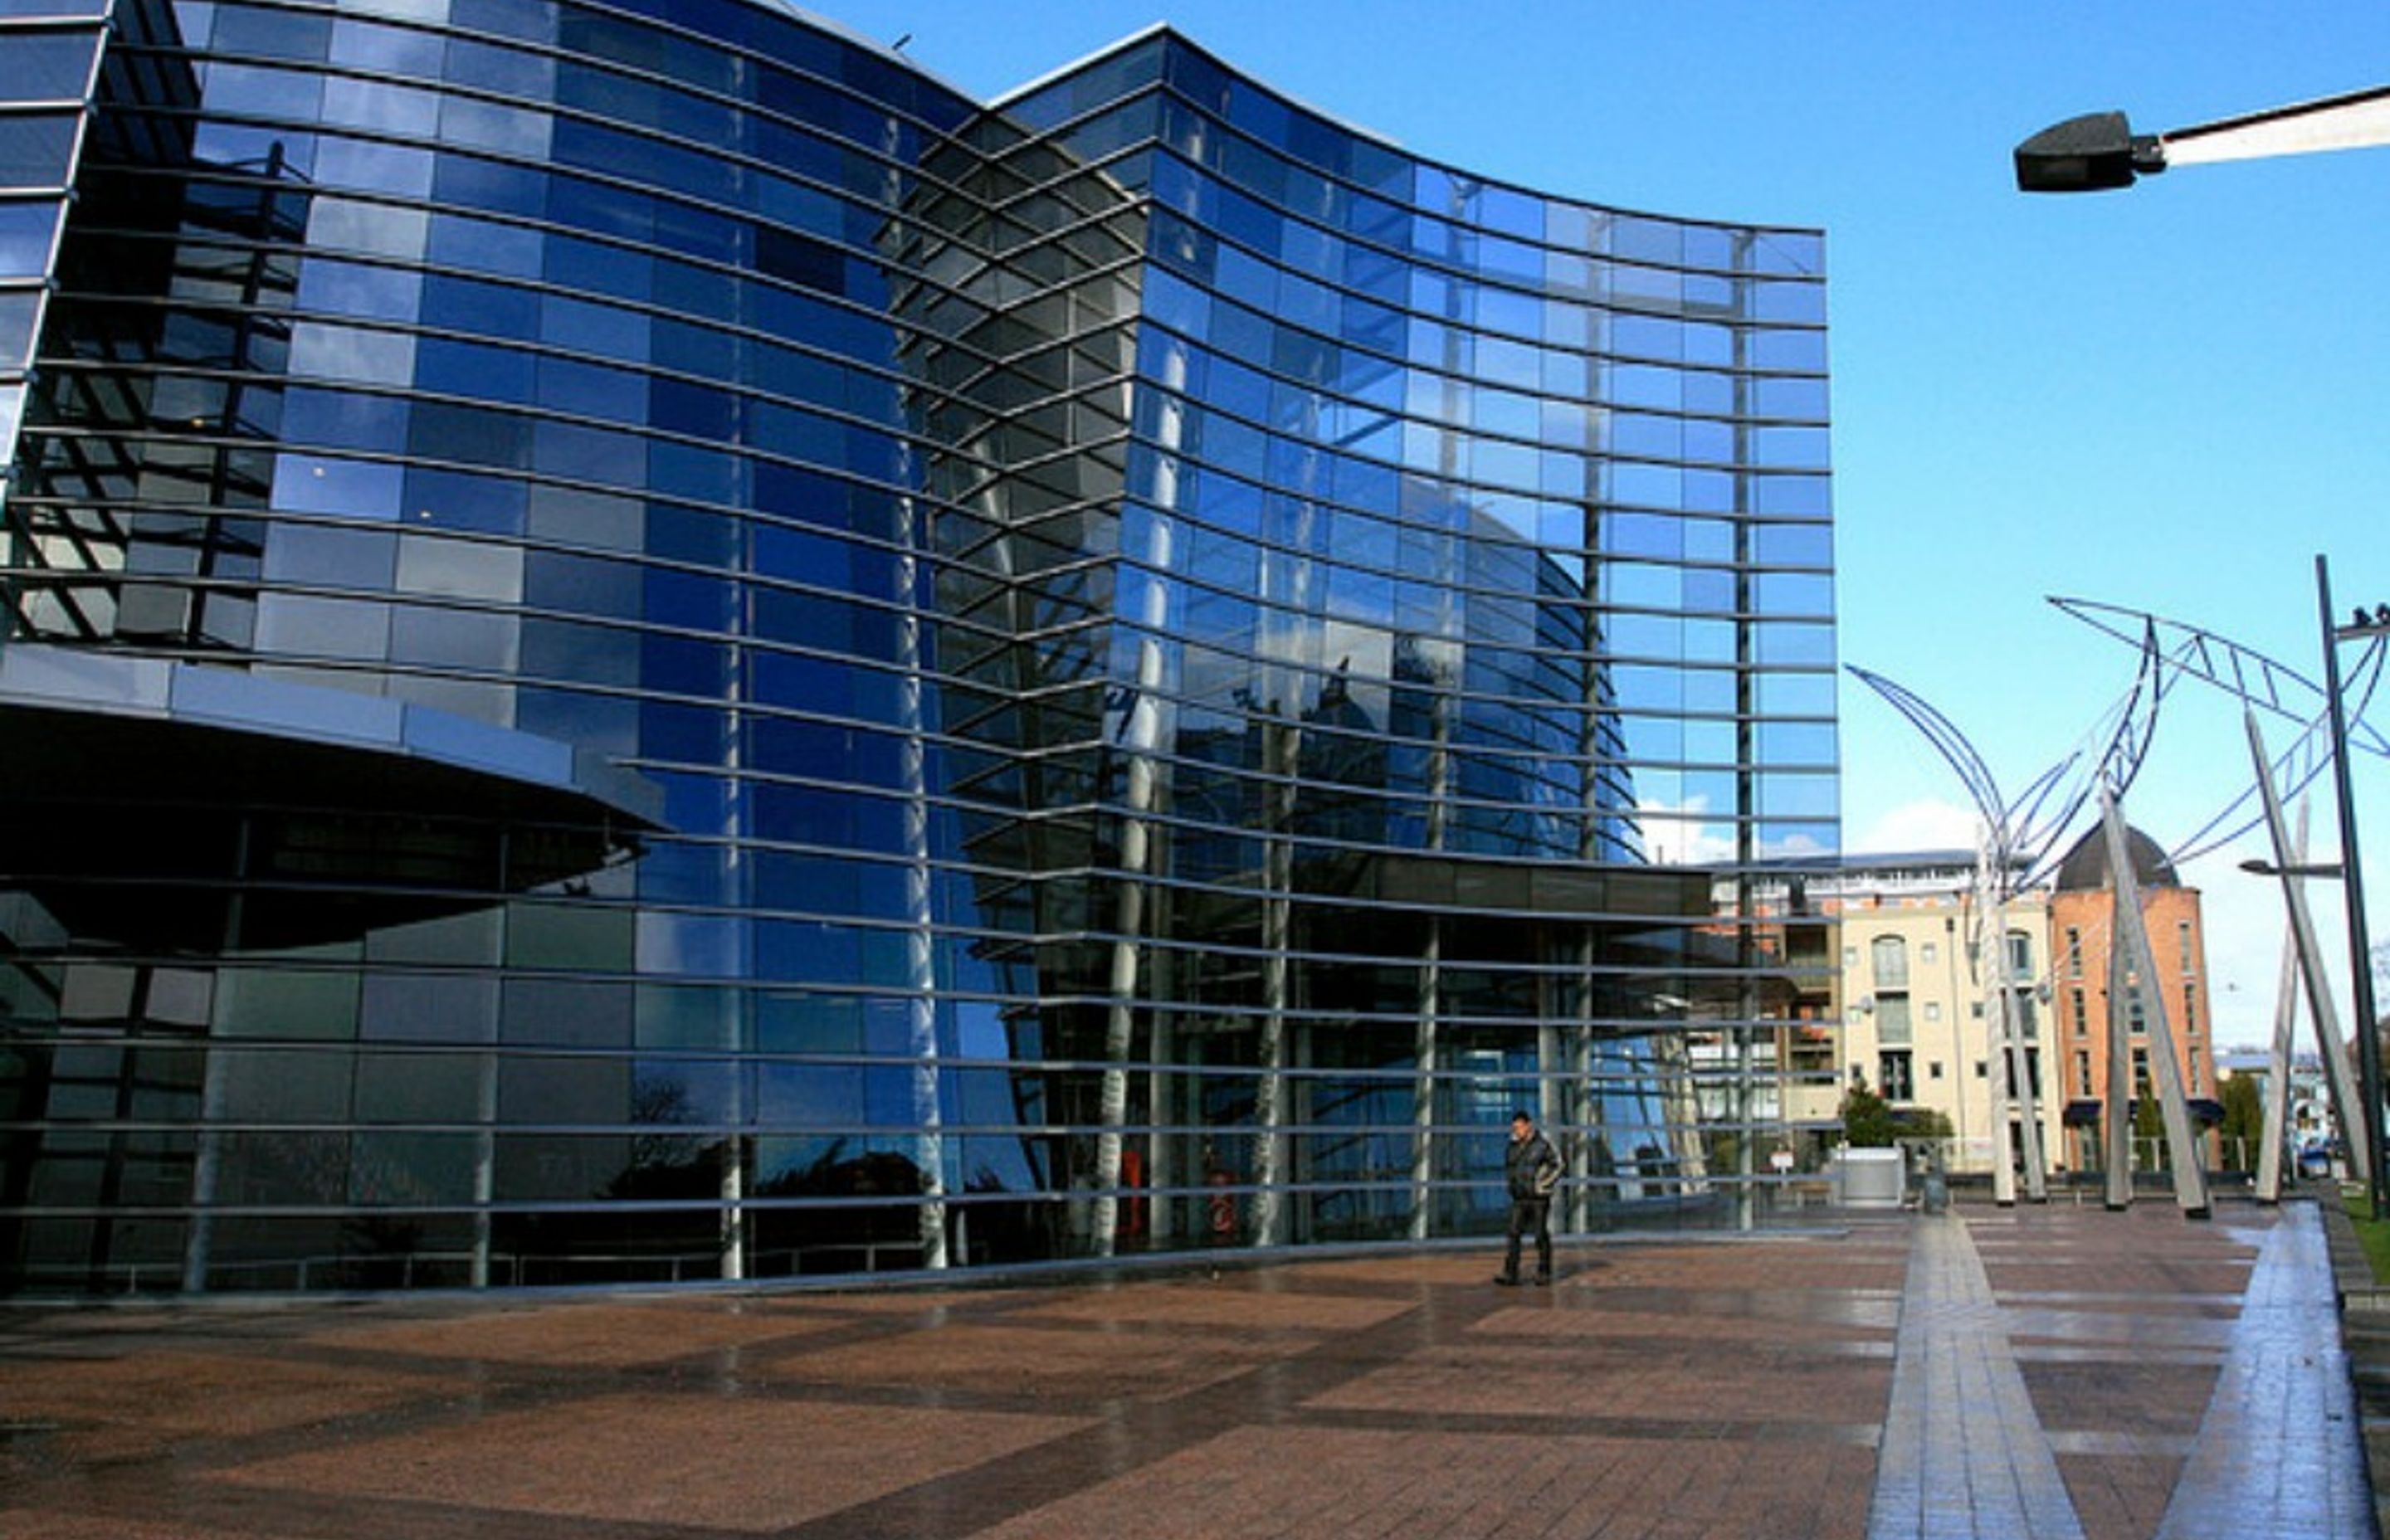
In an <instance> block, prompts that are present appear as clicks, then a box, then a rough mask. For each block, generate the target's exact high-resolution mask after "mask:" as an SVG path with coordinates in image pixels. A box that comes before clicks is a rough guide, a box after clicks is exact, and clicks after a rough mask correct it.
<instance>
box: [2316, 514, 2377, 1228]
mask: <svg viewBox="0 0 2390 1540" xmlns="http://www.w3.org/2000/svg"><path fill="white" fill-rule="evenodd" d="M2315 563H2316V610H2317V613H2318V615H2319V617H2320V619H2321V622H2322V626H2323V695H2324V710H2325V712H2327V713H2328V715H2329V720H2330V723H2331V730H2332V787H2333V790H2334V791H2335V793H2336V794H2337V796H2338V798H2339V802H2340V865H2341V873H2340V876H2341V881H2342V883H2343V884H2344V885H2345V887H2346V889H2347V892H2348V989H2349V997H2350V1000H2351V1001H2352V1003H2353V1004H2354V1005H2355V1006H2356V1007H2357V1023H2356V1025H2357V1081H2358V1095H2359V1096H2360V1097H2362V1098H2363V1100H2364V1103H2365V1109H2364V1113H2365V1115H2364V1118H2363V1120H2362V1121H2363V1123H2364V1132H2365V1155H2366V1166H2367V1169H2368V1172H2369V1180H2368V1181H2367V1183H2366V1191H2365V1197H2366V1201H2367V1202H2368V1203H2370V1204H2371V1212H2372V1213H2374V1214H2375V1215H2376V1216H2379V1215H2380V1214H2381V1213H2382V1212H2383V1203H2382V1195H2383V1190H2384V1183H2383V1173H2382V1033H2381V1030H2380V1028H2379V1026H2378V1025H2377V1023H2376V1019H2375V1012H2374V1007H2373V957H2372V948H2371V946H2370V945H2368V944H2367V942H2366V929H2365V868H2364V866H2363V864H2362V863H2361V861H2360V860H2359V857H2358V847H2357V799H2356V797H2355V795H2354V793H2352V792H2351V790H2350V789H2349V781H2348V719H2347V715H2346V712H2345V711H2344V710H2343V708H2342V706H2341V703H2340V644H2341V643H2343V642H2346V641H2354V640H2356V639H2358V638H2359V637H2364V636H2374V637H2379V636H2382V635H2390V607H2380V606H2377V607H2376V608H2375V609H2374V610H2372V612H2371V614H2369V613H2367V612H2366V611H2365V610H2358V611H2357V618H2356V620H2355V622H2354V623H2352V624H2348V625H2338V624H2335V623H2334V622H2333V620H2332V569H2331V566H2330V565H2329V564H2328V563H2327V562H2326V561H2325V560H2324V558H2323V557H2322V556H2321V555H2320V554H2319V555H2318V556H2317V557H2316V558H2315Z"/></svg>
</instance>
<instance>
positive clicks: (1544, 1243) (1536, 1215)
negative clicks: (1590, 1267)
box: [1502, 1198, 1552, 1278]
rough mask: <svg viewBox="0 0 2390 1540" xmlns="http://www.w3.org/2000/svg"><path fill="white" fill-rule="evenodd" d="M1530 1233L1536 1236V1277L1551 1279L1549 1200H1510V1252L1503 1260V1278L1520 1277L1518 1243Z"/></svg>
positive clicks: (1550, 1214)
mask: <svg viewBox="0 0 2390 1540" xmlns="http://www.w3.org/2000/svg"><path fill="white" fill-rule="evenodd" d="M1530 1231H1532V1232H1534V1234H1535V1237H1536V1277H1539V1278H1548V1277H1551V1276H1552V1200H1550V1199H1548V1198H1513V1199H1511V1200H1510V1252H1509V1254H1507V1255H1506V1256H1505V1257H1504V1258H1503V1259H1502V1276H1503V1277H1506V1278H1515V1277H1518V1276H1519V1240H1520V1238H1521V1237H1523V1236H1525V1235H1526V1234H1528V1233H1529V1232H1530Z"/></svg>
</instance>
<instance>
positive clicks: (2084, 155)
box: [2016, 112, 2166, 192]
mask: <svg viewBox="0 0 2390 1540" xmlns="http://www.w3.org/2000/svg"><path fill="white" fill-rule="evenodd" d="M2165 168H2166V159H2165V145H2163V144H2162V143H2160V142H2159V140H2158V136H2157V135H2154V134H2136V133H2134V132H2133V129H2132V125H2131V124H2130V123H2128V122H2126V121H2125V115H2124V114H2123V113H2122V112H2087V113H2085V114H2084V115H2083V116H2082V117H2079V118H2069V119H2067V120H2066V121H2065V122H2062V123H2053V124H2051V125H2050V126H2049V127H2048V128H2045V129H2043V130H2042V131H2041V132H2040V133H2038V134H2037V135H2034V136H2033V137H2032V138H2030V139H2027V140H2026V141H2025V142H2024V143H2023V144H2021V145H2019V146H2017V148H2016V178H2017V190H2018V191H2020V192H2103V191H2106V190H2107V189H2109V188H2112V187H2129V186H2132V185H2133V180H2134V178H2135V177H2137V176H2152V175H2155V174H2156V173H2159V172H2162V171H2164V170H2165Z"/></svg>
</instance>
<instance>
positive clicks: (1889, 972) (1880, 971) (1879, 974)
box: [1869, 936, 1908, 989]
mask: <svg viewBox="0 0 2390 1540" xmlns="http://www.w3.org/2000/svg"><path fill="white" fill-rule="evenodd" d="M1869 950H1870V952H1871V953H1872V954H1873V955H1874V957H1875V987H1876V988H1878V989H1907V988H1908V943H1907V942H1905V941H1903V940H1901V939H1900V938H1899V937H1898V936H1878V937H1876V938H1875V941H1874V943H1873V944H1872V945H1871V946H1870V948H1869Z"/></svg>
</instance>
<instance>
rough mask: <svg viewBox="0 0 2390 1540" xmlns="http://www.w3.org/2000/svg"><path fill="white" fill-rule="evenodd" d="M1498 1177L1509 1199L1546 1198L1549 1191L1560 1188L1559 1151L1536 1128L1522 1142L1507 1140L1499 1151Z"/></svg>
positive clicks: (1519, 1140)
mask: <svg viewBox="0 0 2390 1540" xmlns="http://www.w3.org/2000/svg"><path fill="white" fill-rule="evenodd" d="M1502 1174H1503V1176H1504V1178H1505V1179H1506V1180H1508V1181H1509V1183H1510V1196H1511V1198H1512V1199H1513V1200H1517V1199H1521V1198H1549V1197H1550V1196H1551V1195H1552V1188H1554V1187H1558V1186H1559V1185H1560V1180H1561V1158H1560V1152H1559V1151H1557V1150H1555V1149H1552V1141H1551V1140H1549V1139H1548V1138H1545V1137H1544V1131H1543V1130H1542V1129H1540V1128H1539V1129H1537V1130H1536V1131H1535V1132H1534V1133H1532V1134H1530V1135H1528V1136H1526V1137H1525V1138H1523V1139H1512V1140H1511V1141H1510V1146H1509V1148H1507V1149H1504V1150H1503V1152H1502Z"/></svg>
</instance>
